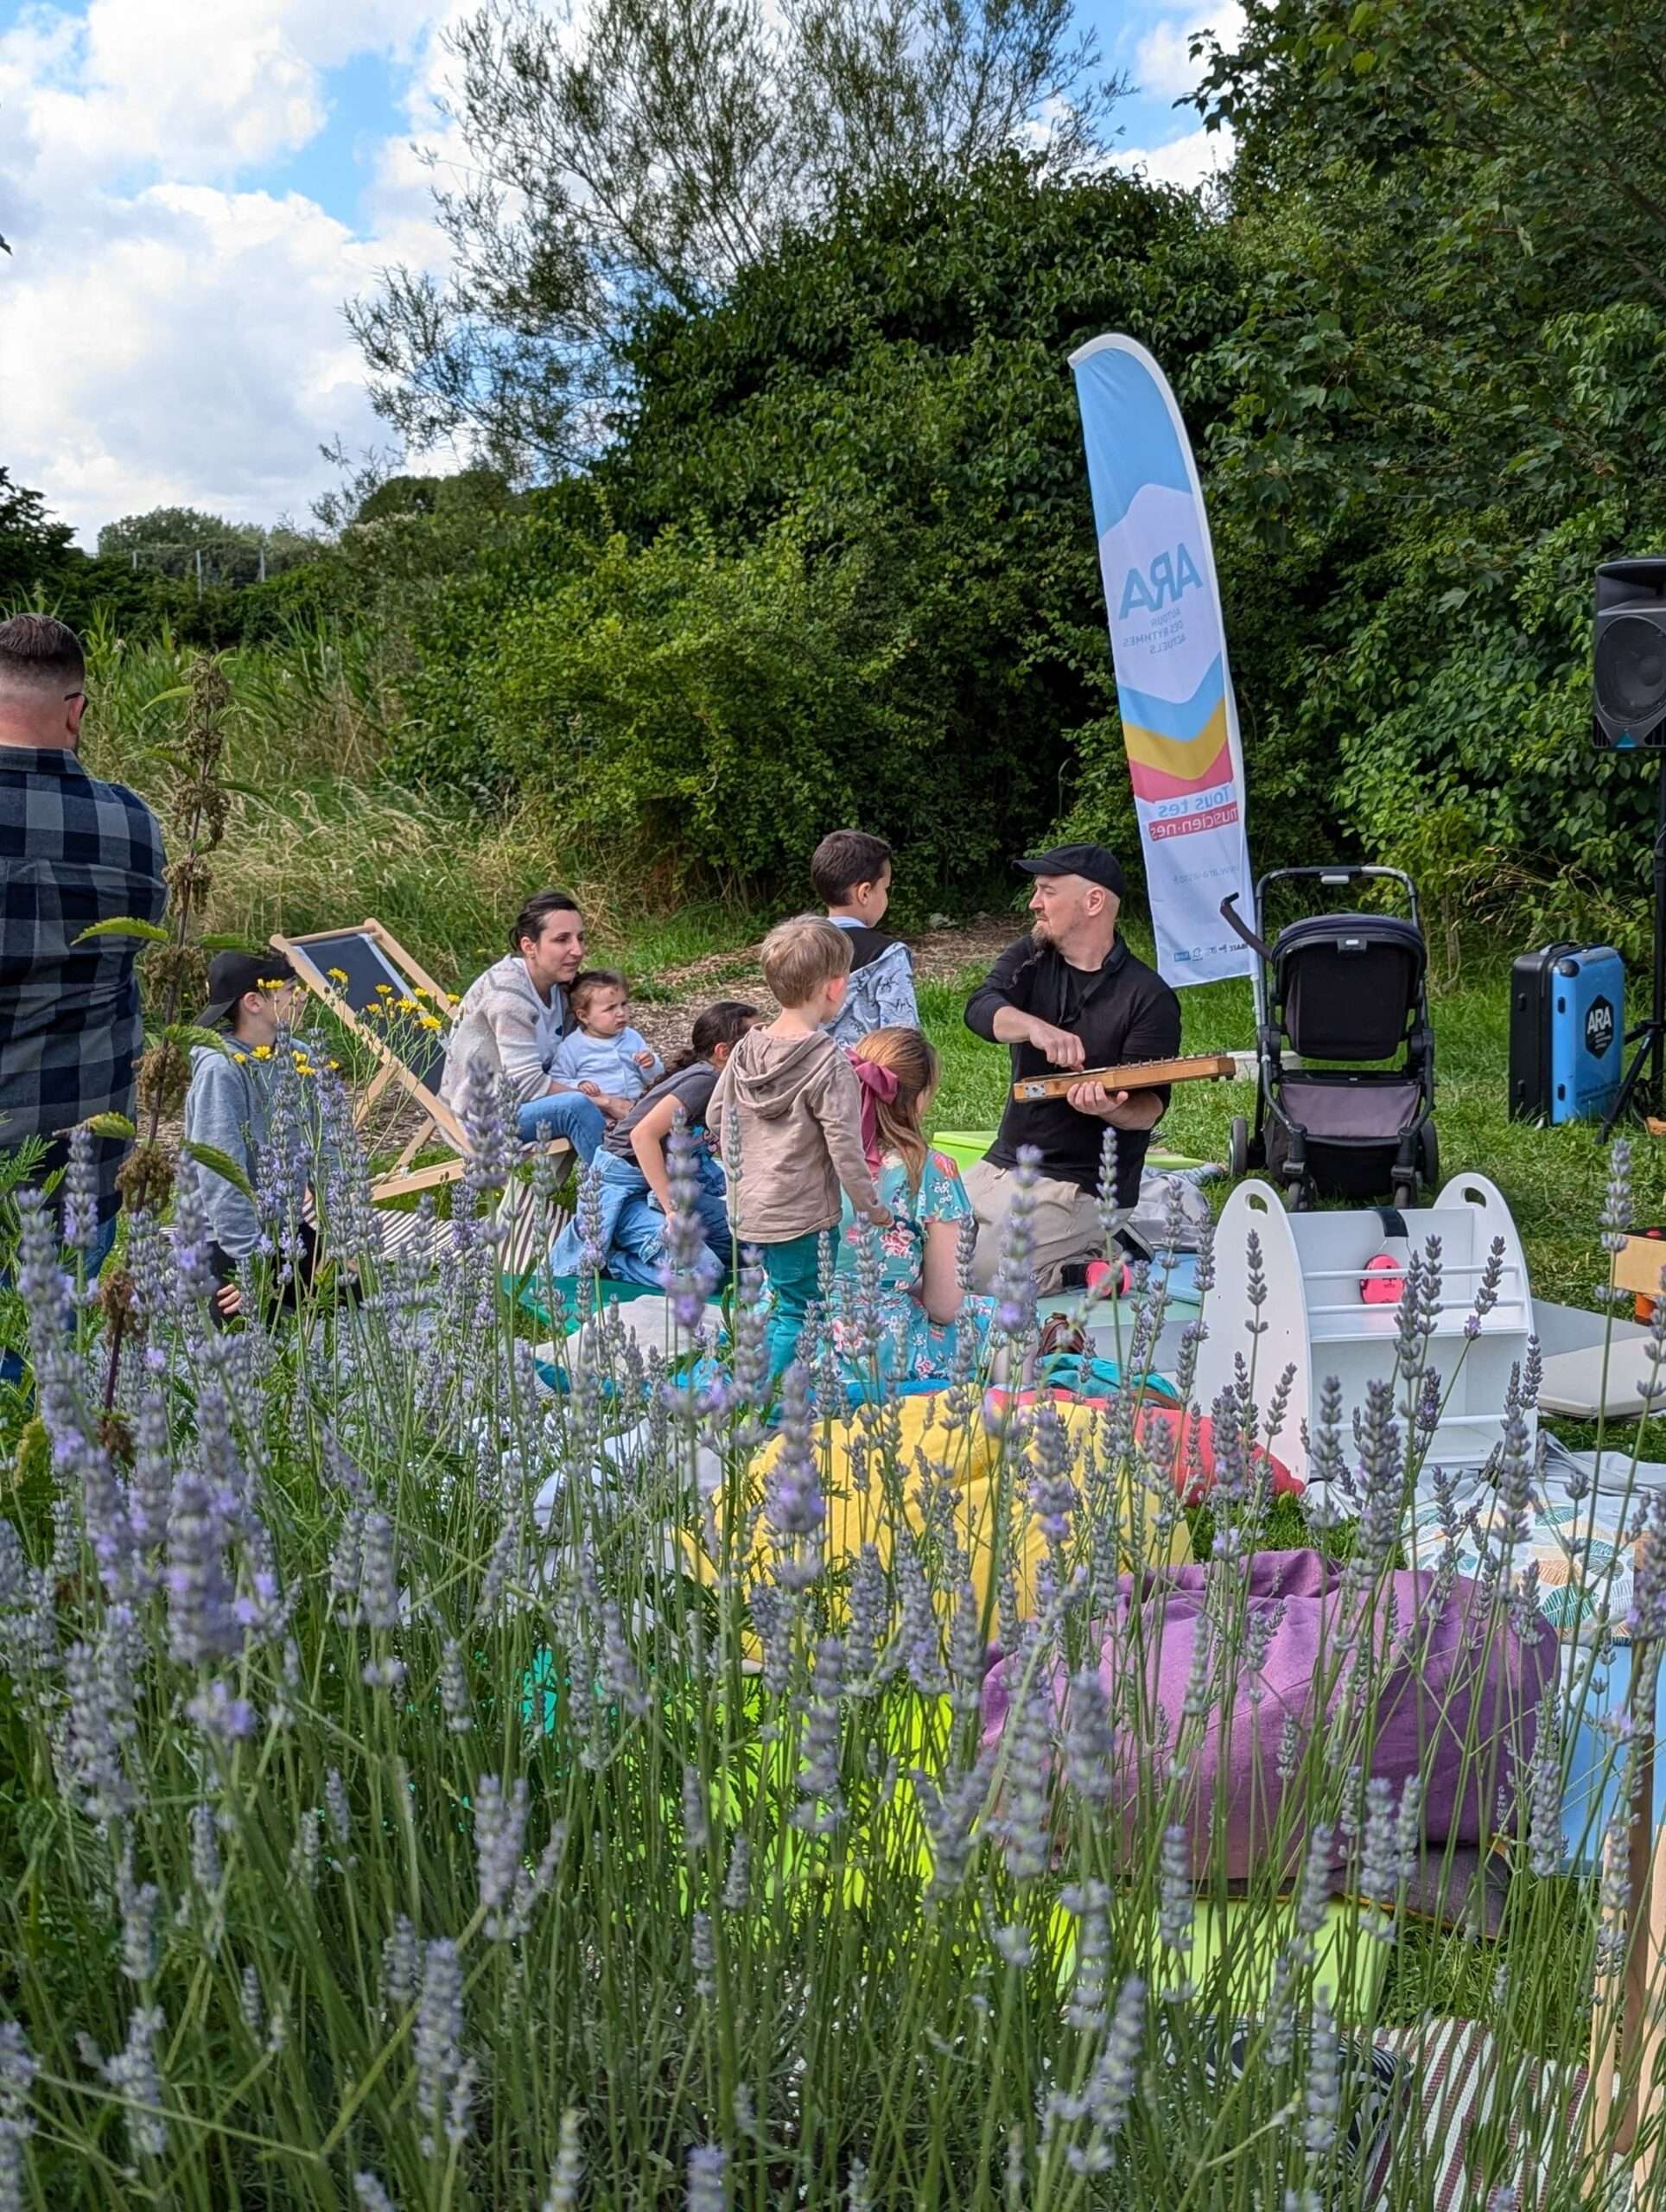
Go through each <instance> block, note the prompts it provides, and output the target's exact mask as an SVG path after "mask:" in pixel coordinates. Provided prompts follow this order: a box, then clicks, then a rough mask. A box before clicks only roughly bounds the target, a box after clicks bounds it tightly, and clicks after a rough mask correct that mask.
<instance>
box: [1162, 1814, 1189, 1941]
mask: <svg viewBox="0 0 1666 2212" xmlns="http://www.w3.org/2000/svg"><path fill="white" fill-rule="evenodd" d="M1159 1897H1160V1902H1159V1904H1158V1907H1157V1935H1158V1939H1159V1941H1160V1942H1163V1943H1164V1944H1166V1945H1167V1948H1169V1949H1170V1950H1171V1951H1184V1950H1186V1949H1187V1948H1189V1947H1190V1943H1191V1939H1192V1904H1193V1897H1192V1847H1191V1844H1190V1842H1189V1841H1188V1840H1187V1838H1186V1830H1185V1829H1184V1828H1183V1827H1181V1826H1180V1823H1179V1822H1178V1821H1175V1822H1173V1823H1172V1824H1171V1825H1170V1826H1169V1827H1166V1828H1165V1829H1164V1830H1163V1851H1162V1870H1161V1874H1160V1891H1159Z"/></svg>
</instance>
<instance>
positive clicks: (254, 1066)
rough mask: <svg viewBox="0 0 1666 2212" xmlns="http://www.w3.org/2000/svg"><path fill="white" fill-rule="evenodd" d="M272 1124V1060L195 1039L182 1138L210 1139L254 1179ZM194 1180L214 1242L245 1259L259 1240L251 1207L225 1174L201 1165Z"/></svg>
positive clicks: (201, 1141) (236, 1257) (200, 1141)
mask: <svg viewBox="0 0 1666 2212" xmlns="http://www.w3.org/2000/svg"><path fill="white" fill-rule="evenodd" d="M232 1049H233V1050H234V1051H235V1050H237V1049H238V1048H237V1047H236V1046H233V1047H232ZM270 1126H271V1062H270V1060H255V1059H245V1060H234V1059H232V1058H230V1057H229V1056H228V1055H227V1054H226V1053H225V1052H216V1051H215V1050H214V1048H213V1046H212V1045H194V1046H192V1047H191V1084H190V1088H189V1089H188V1090H187V1092H186V1094H185V1141H186V1142H187V1143H188V1144H211V1145H213V1147H214V1149H215V1150H216V1151H217V1152H223V1153H225V1154H226V1155H227V1156H228V1157H229V1158H230V1159H232V1160H236V1162H237V1164H238V1166H239V1167H240V1168H241V1169H242V1170H243V1172H244V1173H245V1175H246V1176H247V1177H248V1179H249V1180H250V1182H251V1183H252V1182H253V1181H254V1179H255V1162H256V1160H257V1159H258V1156H259V1153H260V1148H261V1147H262V1146H263V1145H264V1143H265V1141H266V1136H267V1132H268V1130H269V1129H270ZM198 1181H199V1183H200V1186H201V1190H202V1197H203V1203H204V1205H206V1206H207V1209H208V1220H209V1225H210V1229H211V1231H212V1234H213V1239H214V1242H215V1243H216V1244H218V1245H220V1246H221V1247H222V1248H223V1249H225V1250H226V1251H227V1252H229V1253H230V1254H231V1255H232V1258H233V1259H234V1260H241V1259H243V1258H244V1257H245V1256H246V1255H247V1254H249V1253H251V1252H252V1251H253V1250H254V1249H255V1246H256V1245H257V1244H258V1243H259V1242H260V1222H259V1219H258V1217H257V1215H256V1213H255V1210H254V1208H253V1207H252V1206H251V1205H250V1204H249V1201H248V1200H247V1198H245V1197H244V1195H243V1193H242V1192H241V1191H239V1190H238V1189H236V1188H235V1187H234V1186H233V1185H232V1184H230V1183H228V1182H227V1181H226V1178H225V1177H224V1176H223V1175H213V1174H211V1173H209V1172H208V1170H207V1168H200V1169H199V1171H198Z"/></svg>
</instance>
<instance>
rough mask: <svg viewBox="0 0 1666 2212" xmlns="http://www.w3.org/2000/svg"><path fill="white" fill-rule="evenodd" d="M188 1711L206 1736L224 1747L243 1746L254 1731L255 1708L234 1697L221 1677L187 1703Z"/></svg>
mask: <svg viewBox="0 0 1666 2212" xmlns="http://www.w3.org/2000/svg"><path fill="white" fill-rule="evenodd" d="M185 1711H186V1715H187V1717H188V1719H191V1720H194V1722H195V1723H196V1725H197V1726H198V1727H199V1728H200V1729H201V1731H202V1732H203V1734H204V1735H205V1736H207V1737H209V1738H212V1739H213V1741H214V1742H216V1743H218V1744H220V1745H232V1744H240V1743H242V1742H243V1741H244V1740H245V1738H247V1737H250V1736H252V1735H253V1734H254V1732H255V1711H254V1707H252V1706H251V1704H250V1703H249V1701H248V1700H247V1699H246V1698H241V1697H233V1696H232V1692H231V1691H230V1689H229V1688H227V1687H226V1684H225V1683H224V1682H223V1681H219V1679H218V1677H217V1678H216V1679H215V1680H214V1681H211V1682H209V1683H207V1685H206V1686H205V1687H204V1688H202V1689H200V1690H199V1691H198V1693H197V1694H196V1695H195V1696H194V1698H191V1699H190V1700H188V1702H187V1704H186V1707H185Z"/></svg>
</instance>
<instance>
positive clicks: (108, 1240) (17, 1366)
mask: <svg viewBox="0 0 1666 2212" xmlns="http://www.w3.org/2000/svg"><path fill="white" fill-rule="evenodd" d="M120 1221H121V1216H120V1214H119V1213H112V1214H111V1217H110V1218H109V1220H108V1221H106V1222H105V1223H104V1224H102V1226H101V1227H100V1228H99V1232H98V1234H97V1236H94V1238H93V1240H92V1249H91V1250H90V1251H89V1252H88V1254H87V1255H86V1279H87V1281H89V1282H95V1281H97V1280H98V1275H99V1268H102V1267H103V1265H104V1263H105V1261H106V1260H107V1259H108V1258H109V1257H110V1252H111V1246H112V1245H113V1244H114V1243H115V1242H116V1230H117V1227H118V1224H119V1223H120ZM10 1287H11V1275H10V1272H9V1271H8V1270H7V1269H6V1268H0V1290H9V1289H10ZM22 1379H23V1363H22V1360H21V1359H20V1358H19V1357H18V1356H17V1354H16V1352H15V1351H0V1383H10V1385H11V1386H12V1388H13V1389H16V1387H17V1385H18V1384H19V1383H21V1382H22Z"/></svg>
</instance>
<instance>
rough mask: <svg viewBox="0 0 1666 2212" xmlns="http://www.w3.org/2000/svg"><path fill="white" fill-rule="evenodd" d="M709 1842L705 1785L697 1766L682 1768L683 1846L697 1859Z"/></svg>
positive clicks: (709, 1824) (691, 1856) (691, 1857)
mask: <svg viewBox="0 0 1666 2212" xmlns="http://www.w3.org/2000/svg"><path fill="white" fill-rule="evenodd" d="M710 1842H711V1823H710V1818H709V1813H708V1810H707V1806H706V1785H705V1783H704V1781H703V1778H702V1777H701V1773H700V1770H699V1768H698V1767H697V1766H695V1765H692V1764H690V1765H685V1766H684V1769H683V1848H684V1851H686V1852H687V1853H688V1854H689V1857H690V1859H698V1858H699V1857H700V1856H701V1854H702V1853H703V1852H704V1851H705V1850H706V1849H707V1847H709V1844H710Z"/></svg>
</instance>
